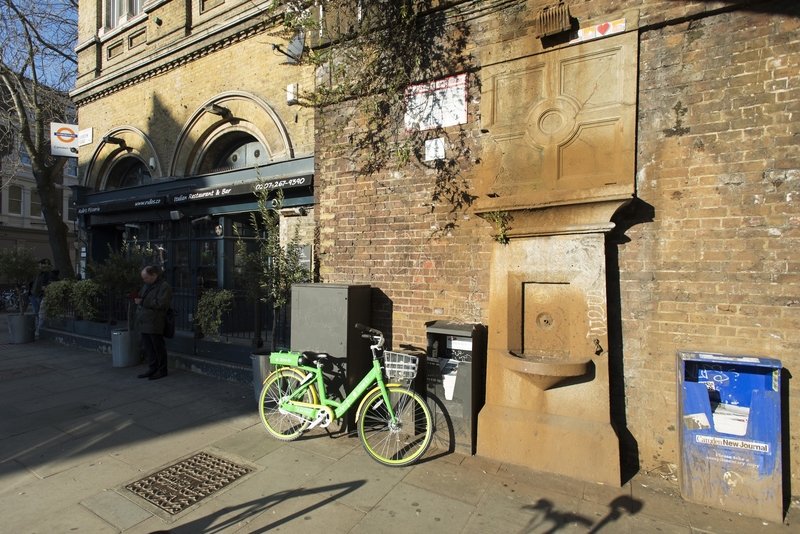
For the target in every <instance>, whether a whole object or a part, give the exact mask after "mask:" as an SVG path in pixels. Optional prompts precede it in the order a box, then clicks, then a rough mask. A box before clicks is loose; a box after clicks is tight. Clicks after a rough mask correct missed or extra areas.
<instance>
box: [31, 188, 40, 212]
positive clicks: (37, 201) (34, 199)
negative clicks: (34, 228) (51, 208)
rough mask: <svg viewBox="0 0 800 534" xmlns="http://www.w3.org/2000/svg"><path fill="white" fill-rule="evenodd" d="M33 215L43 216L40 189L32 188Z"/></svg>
mask: <svg viewBox="0 0 800 534" xmlns="http://www.w3.org/2000/svg"><path fill="white" fill-rule="evenodd" d="M30 214H31V217H41V216H42V198H41V197H40V196H39V191H37V190H36V189H31V211H30Z"/></svg>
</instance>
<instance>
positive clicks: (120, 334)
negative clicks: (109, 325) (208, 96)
mask: <svg viewBox="0 0 800 534" xmlns="http://www.w3.org/2000/svg"><path fill="white" fill-rule="evenodd" d="M140 363H142V336H141V335H140V334H139V332H131V331H129V330H112V331H111V365H112V366H113V367H133V366H134V365H139V364H140Z"/></svg>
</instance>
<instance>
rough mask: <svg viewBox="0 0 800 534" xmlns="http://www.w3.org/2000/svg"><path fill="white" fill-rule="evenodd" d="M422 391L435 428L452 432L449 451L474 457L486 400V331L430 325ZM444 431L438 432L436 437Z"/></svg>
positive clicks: (442, 323)
mask: <svg viewBox="0 0 800 534" xmlns="http://www.w3.org/2000/svg"><path fill="white" fill-rule="evenodd" d="M425 326H426V333H427V338H428V349H427V358H426V365H425V377H424V379H425V390H426V396H427V401H428V407H429V408H430V409H431V413H433V414H435V417H436V419H437V421H436V423H437V426H439V427H441V426H442V425H444V424H446V425H447V427H448V428H447V429H448V430H451V431H452V433H451V438H450V439H451V443H450V444H449V449H450V450H451V451H458V452H460V453H462V454H469V455H473V454H475V445H476V442H477V432H478V412H479V411H480V409H481V408H482V407H483V404H484V401H485V399H486V328H485V327H484V326H483V325H481V324H472V323H467V324H463V323H455V322H450V321H432V322H429V323H426V324H425ZM444 430H445V429H444V428H437V433H439V437H440V439H441V436H442V435H443V434H444V432H443V431H444Z"/></svg>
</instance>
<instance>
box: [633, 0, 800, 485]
mask: <svg viewBox="0 0 800 534" xmlns="http://www.w3.org/2000/svg"><path fill="white" fill-rule="evenodd" d="M773 10H774V13H769V11H773ZM799 26H800V10H798V7H797V5H796V4H795V3H793V2H772V3H770V6H769V9H756V10H754V11H733V12H729V13H722V14H719V15H716V16H710V17H705V18H698V19H697V20H694V21H690V22H684V23H680V24H674V25H667V26H665V27H662V28H658V29H645V30H644V31H643V32H642V34H641V41H640V42H641V48H640V60H639V121H638V142H637V145H638V153H637V160H638V164H637V172H638V175H637V196H638V198H639V199H640V202H637V204H636V205H635V206H634V207H632V208H631V209H629V210H627V211H626V212H625V214H624V215H623V216H622V217H620V222H621V226H622V227H623V228H624V229H626V230H627V231H625V232H624V235H625V236H626V237H627V239H622V241H623V243H621V244H619V245H618V254H619V280H620V288H619V292H620V297H621V298H620V301H621V302H620V303H621V310H620V311H621V320H622V340H623V354H624V358H623V365H624V382H625V390H624V391H625V399H626V406H625V408H626V417H627V424H628V428H629V429H630V431H631V433H632V434H633V437H634V438H635V440H636V443H637V444H638V454H639V461H640V463H641V466H642V467H643V468H645V469H652V468H655V467H658V466H659V464H661V463H675V462H676V461H677V455H678V454H679V453H678V443H677V430H676V388H675V381H676V359H675V358H676V356H675V353H676V350H677V349H690V350H705V351H717V352H725V353H731V354H750V355H757V356H765V357H773V358H778V359H781V360H782V361H783V365H784V367H785V368H786V369H787V370H789V372H791V373H795V372H796V369H797V368H798V365H800V351H799V350H798V349H800V285H799V284H798V282H800V262H798V252H797V250H798V245H800V216H799V215H798V214H799V212H800V202H798V198H800V197H799V196H798V195H800V171H799V170H798V167H800V164H799V162H800V159H799V158H798V156H800V149H798V139H797V136H798V120H797V113H798V111H800V89H798V87H800V76H799V73H798V71H799V70H800V65H799V64H798V62H797V54H798V51H800V33H799V32H798V31H797V30H798V27H799ZM798 394H800V388H798V387H797V386H796V385H793V386H792V387H791V392H790V394H789V397H790V406H789V407H790V410H791V413H792V414H798V413H800V401H798ZM798 438H800V431H798V429H797V426H796V425H794V428H793V429H792V431H791V441H792V443H791V449H792V458H791V466H792V472H793V473H794V474H795V477H796V476H797V475H798V474H799V473H800V454H798V453H800V446H799V445H798V443H800V441H799V440H798ZM785 461H789V459H785ZM794 493H797V491H796V489H795V491H794Z"/></svg>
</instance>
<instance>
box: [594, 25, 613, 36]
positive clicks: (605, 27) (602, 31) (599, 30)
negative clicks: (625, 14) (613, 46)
mask: <svg viewBox="0 0 800 534" xmlns="http://www.w3.org/2000/svg"><path fill="white" fill-rule="evenodd" d="M610 27H611V24H609V23H608V22H604V23H603V24H598V26H597V33H599V34H600V35H605V34H606V32H607V31H608V29H609V28H610Z"/></svg>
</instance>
